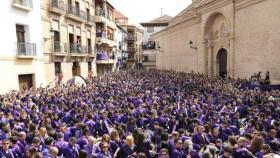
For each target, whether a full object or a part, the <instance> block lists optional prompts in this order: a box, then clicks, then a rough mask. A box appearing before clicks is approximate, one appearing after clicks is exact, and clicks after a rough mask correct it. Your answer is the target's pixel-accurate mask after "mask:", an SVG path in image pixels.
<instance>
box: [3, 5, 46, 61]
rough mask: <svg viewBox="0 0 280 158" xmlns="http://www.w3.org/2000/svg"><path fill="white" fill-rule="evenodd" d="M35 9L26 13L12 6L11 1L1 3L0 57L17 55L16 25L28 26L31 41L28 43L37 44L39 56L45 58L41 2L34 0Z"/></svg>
mask: <svg viewBox="0 0 280 158" xmlns="http://www.w3.org/2000/svg"><path fill="white" fill-rule="evenodd" d="M32 3H33V9H32V10H31V11H24V10H21V9H19V8H15V7H13V6H12V5H11V0H5V1H1V5H0V14H1V15H2V16H1V17H2V19H1V20H2V24H1V25H0V33H1V37H2V38H0V43H1V47H0V55H5V56H6V55H9V56H10V55H16V51H17V47H16V42H17V37H16V24H21V25H26V26H28V30H29V31H28V32H29V40H28V39H27V40H28V41H26V42H30V43H36V49H37V55H38V56H41V57H42V56H43V52H42V44H43V38H42V24H41V15H40V1H39V0H32Z"/></svg>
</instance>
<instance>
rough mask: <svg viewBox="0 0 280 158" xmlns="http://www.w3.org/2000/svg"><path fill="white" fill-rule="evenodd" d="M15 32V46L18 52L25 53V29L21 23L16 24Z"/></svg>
mask: <svg viewBox="0 0 280 158" xmlns="http://www.w3.org/2000/svg"><path fill="white" fill-rule="evenodd" d="M16 34H17V48H18V53H19V54H20V55H21V54H26V46H25V29H24V26H23V25H16Z"/></svg>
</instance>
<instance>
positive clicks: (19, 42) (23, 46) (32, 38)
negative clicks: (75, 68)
mask: <svg viewBox="0 0 280 158" xmlns="http://www.w3.org/2000/svg"><path fill="white" fill-rule="evenodd" d="M0 13H1V15H2V18H3V20H4V23H2V24H1V25H0V31H1V35H2V38H0V42H1V47H0V72H1V75H2V77H1V78H0V82H1V88H0V94H3V93H6V92H9V91H10V90H18V89H21V90H22V89H29V88H35V87H39V86H40V85H41V86H44V85H46V81H45V70H44V69H43V67H44V55H43V50H42V49H41V48H42V43H43V39H42V38H41V37H42V24H41V20H40V18H41V17H40V1H35V0H5V1H2V2H1V5H0Z"/></svg>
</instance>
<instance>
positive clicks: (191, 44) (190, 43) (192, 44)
mask: <svg viewBox="0 0 280 158" xmlns="http://www.w3.org/2000/svg"><path fill="white" fill-rule="evenodd" d="M189 45H190V47H191V48H192V49H195V50H197V47H196V46H194V43H193V41H192V40H190V42H189Z"/></svg>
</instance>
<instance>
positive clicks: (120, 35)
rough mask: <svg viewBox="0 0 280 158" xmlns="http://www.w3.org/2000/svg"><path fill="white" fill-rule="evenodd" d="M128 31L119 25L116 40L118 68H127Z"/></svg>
mask: <svg viewBox="0 0 280 158" xmlns="http://www.w3.org/2000/svg"><path fill="white" fill-rule="evenodd" d="M126 37H127V31H126V30H125V29H123V28H122V27H120V26H119V25H117V31H116V41H117V49H116V52H117V53H116V58H117V63H116V68H117V70H119V69H125V68H126V67H127V66H126V60H127V58H128V54H127V41H126Z"/></svg>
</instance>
